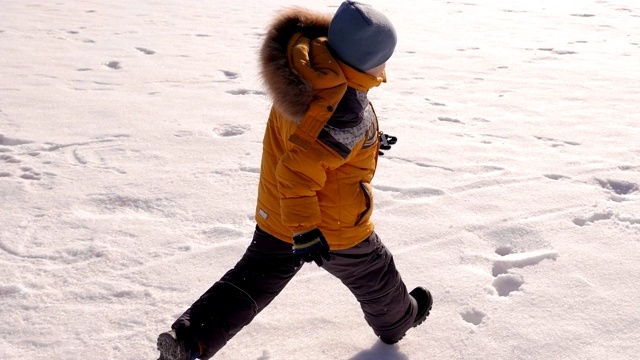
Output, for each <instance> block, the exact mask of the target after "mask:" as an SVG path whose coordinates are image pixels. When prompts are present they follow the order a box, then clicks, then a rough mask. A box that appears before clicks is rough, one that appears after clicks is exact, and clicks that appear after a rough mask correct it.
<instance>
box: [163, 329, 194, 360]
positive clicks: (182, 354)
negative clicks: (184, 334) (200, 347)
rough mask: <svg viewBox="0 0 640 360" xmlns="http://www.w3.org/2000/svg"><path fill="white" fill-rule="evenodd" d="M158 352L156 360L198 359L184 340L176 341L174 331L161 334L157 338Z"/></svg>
mask: <svg viewBox="0 0 640 360" xmlns="http://www.w3.org/2000/svg"><path fill="white" fill-rule="evenodd" d="M158 350H159V351H160V358H159V359H158V360H193V359H197V357H198V354H196V353H195V352H194V351H191V348H190V347H189V346H187V344H186V342H185V341H184V340H180V339H178V337H177V336H176V332H175V330H169V331H167V332H163V333H162V334H160V335H159V336H158Z"/></svg>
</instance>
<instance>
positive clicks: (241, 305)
mask: <svg viewBox="0 0 640 360" xmlns="http://www.w3.org/2000/svg"><path fill="white" fill-rule="evenodd" d="M295 274H296V269H295V268H294V267H293V258H292V251H291V245H290V244H288V243H285V242H283V241H281V240H278V239H276V238H275V237H273V236H271V235H269V234H267V233H265V232H264V231H262V230H260V229H259V228H256V231H255V233H254V236H253V241H252V242H251V244H250V245H249V247H248V248H247V250H246V252H245V254H244V256H243V257H242V258H241V259H240V261H238V263H237V264H236V266H235V267H234V268H233V269H231V270H229V271H228V272H227V273H226V274H225V275H224V276H223V277H222V278H221V279H220V280H219V281H218V282H216V283H215V284H213V286H212V287H211V288H210V289H209V290H207V291H206V292H205V293H204V294H203V295H202V296H201V297H200V299H198V300H197V301H196V302H195V303H194V304H193V305H191V307H190V308H189V309H188V310H187V311H185V313H184V314H183V315H182V316H180V318H178V320H176V321H175V322H174V323H173V325H172V326H171V327H172V328H173V329H174V330H175V331H176V333H177V334H178V337H179V338H182V339H184V340H185V341H187V342H191V343H194V342H197V344H198V345H199V346H200V349H201V356H200V359H208V358H210V357H211V356H213V355H214V354H215V353H216V352H217V351H218V350H220V349H221V348H222V347H223V346H224V345H225V344H226V343H227V341H229V339H231V338H232V337H233V336H234V335H235V334H237V333H238V331H240V330H241V329H242V328H243V327H244V326H245V325H247V324H249V323H250V322H251V321H252V320H253V318H254V317H255V316H256V315H257V314H258V313H259V312H260V311H262V310H263V309H264V308H265V307H266V306H267V305H269V303H270V302H271V301H272V300H273V299H274V298H275V297H276V296H277V295H278V294H279V293H280V291H282V289H284V287H285V286H286V285H287V283H288V282H289V280H291V278H293V276H294V275H295Z"/></svg>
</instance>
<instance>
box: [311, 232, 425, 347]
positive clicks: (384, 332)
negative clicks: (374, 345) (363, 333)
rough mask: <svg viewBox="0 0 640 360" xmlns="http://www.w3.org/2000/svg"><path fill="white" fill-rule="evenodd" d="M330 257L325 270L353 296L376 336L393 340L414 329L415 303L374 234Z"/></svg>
mask: <svg viewBox="0 0 640 360" xmlns="http://www.w3.org/2000/svg"><path fill="white" fill-rule="evenodd" d="M331 255H332V257H331V261H330V262H328V263H325V265H324V266H323V267H324V269H325V270H327V271H328V272H329V273H331V274H332V275H334V276H335V277H337V278H339V279H340V280H341V281H342V283H343V284H344V285H346V286H347V287H348V288H349V290H351V292H352V293H353V295H355V297H356V299H357V300H358V302H360V306H361V308H362V311H363V312H364V317H365V319H366V321H367V323H368V324H369V326H371V328H372V329H373V331H374V333H375V334H376V335H378V336H379V337H381V338H386V339H396V338H399V337H401V336H402V335H403V334H404V333H405V332H406V331H407V330H408V329H410V328H411V327H412V326H413V322H414V320H415V318H416V313H417V304H416V302H415V300H413V299H412V298H411V296H410V295H409V293H408V292H407V288H406V286H405V284H404V282H403V281H402V278H401V277H400V273H399V272H398V270H397V269H396V266H395V263H394V261H393V256H392V255H391V252H389V250H388V249H387V248H386V246H384V244H383V243H382V242H381V241H380V239H379V238H378V236H377V235H376V234H375V233H373V234H372V235H371V236H370V237H369V238H367V239H366V240H364V241H363V242H361V243H360V244H358V245H356V246H355V247H353V248H350V249H346V250H340V251H333V252H331Z"/></svg>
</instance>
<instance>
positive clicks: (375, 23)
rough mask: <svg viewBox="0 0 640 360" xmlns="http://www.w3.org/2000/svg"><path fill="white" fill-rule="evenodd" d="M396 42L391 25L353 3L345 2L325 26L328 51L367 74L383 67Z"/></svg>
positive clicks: (366, 5)
mask: <svg viewBox="0 0 640 360" xmlns="http://www.w3.org/2000/svg"><path fill="white" fill-rule="evenodd" d="M397 41H398V39H397V36H396V31H395V29H394V28H393V25H392V24H391V21H389V19H388V18H387V17H386V16H385V15H384V14H383V13H381V12H380V11H378V10H376V9H374V8H373V7H371V5H368V4H363V3H361V2H357V1H345V2H343V3H342V5H340V7H339V8H338V10H337V11H336V13H335V15H334V16H333V19H332V20H331V25H329V47H330V48H331V49H332V50H333V52H334V53H335V55H337V56H338V58H339V59H340V60H342V61H343V62H345V63H346V64H348V65H350V66H351V67H354V68H356V69H358V70H360V71H368V70H371V69H373V68H375V67H377V66H379V65H382V64H383V63H385V62H386V61H387V60H389V58H390V57H391V55H392V54H393V50H394V49H395V47H396V43H397Z"/></svg>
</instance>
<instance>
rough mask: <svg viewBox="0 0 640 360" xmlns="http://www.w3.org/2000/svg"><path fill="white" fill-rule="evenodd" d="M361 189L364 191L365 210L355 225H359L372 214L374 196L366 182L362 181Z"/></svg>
mask: <svg viewBox="0 0 640 360" xmlns="http://www.w3.org/2000/svg"><path fill="white" fill-rule="evenodd" d="M360 189H361V190H362V195H363V196H364V210H363V211H362V212H361V213H360V215H358V219H357V220H356V223H355V224H354V225H358V224H360V223H361V222H362V220H363V219H364V218H365V216H367V214H369V213H370V212H371V205H372V198H373V196H372V194H371V190H370V188H369V186H367V184H365V183H364V182H362V181H360Z"/></svg>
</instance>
